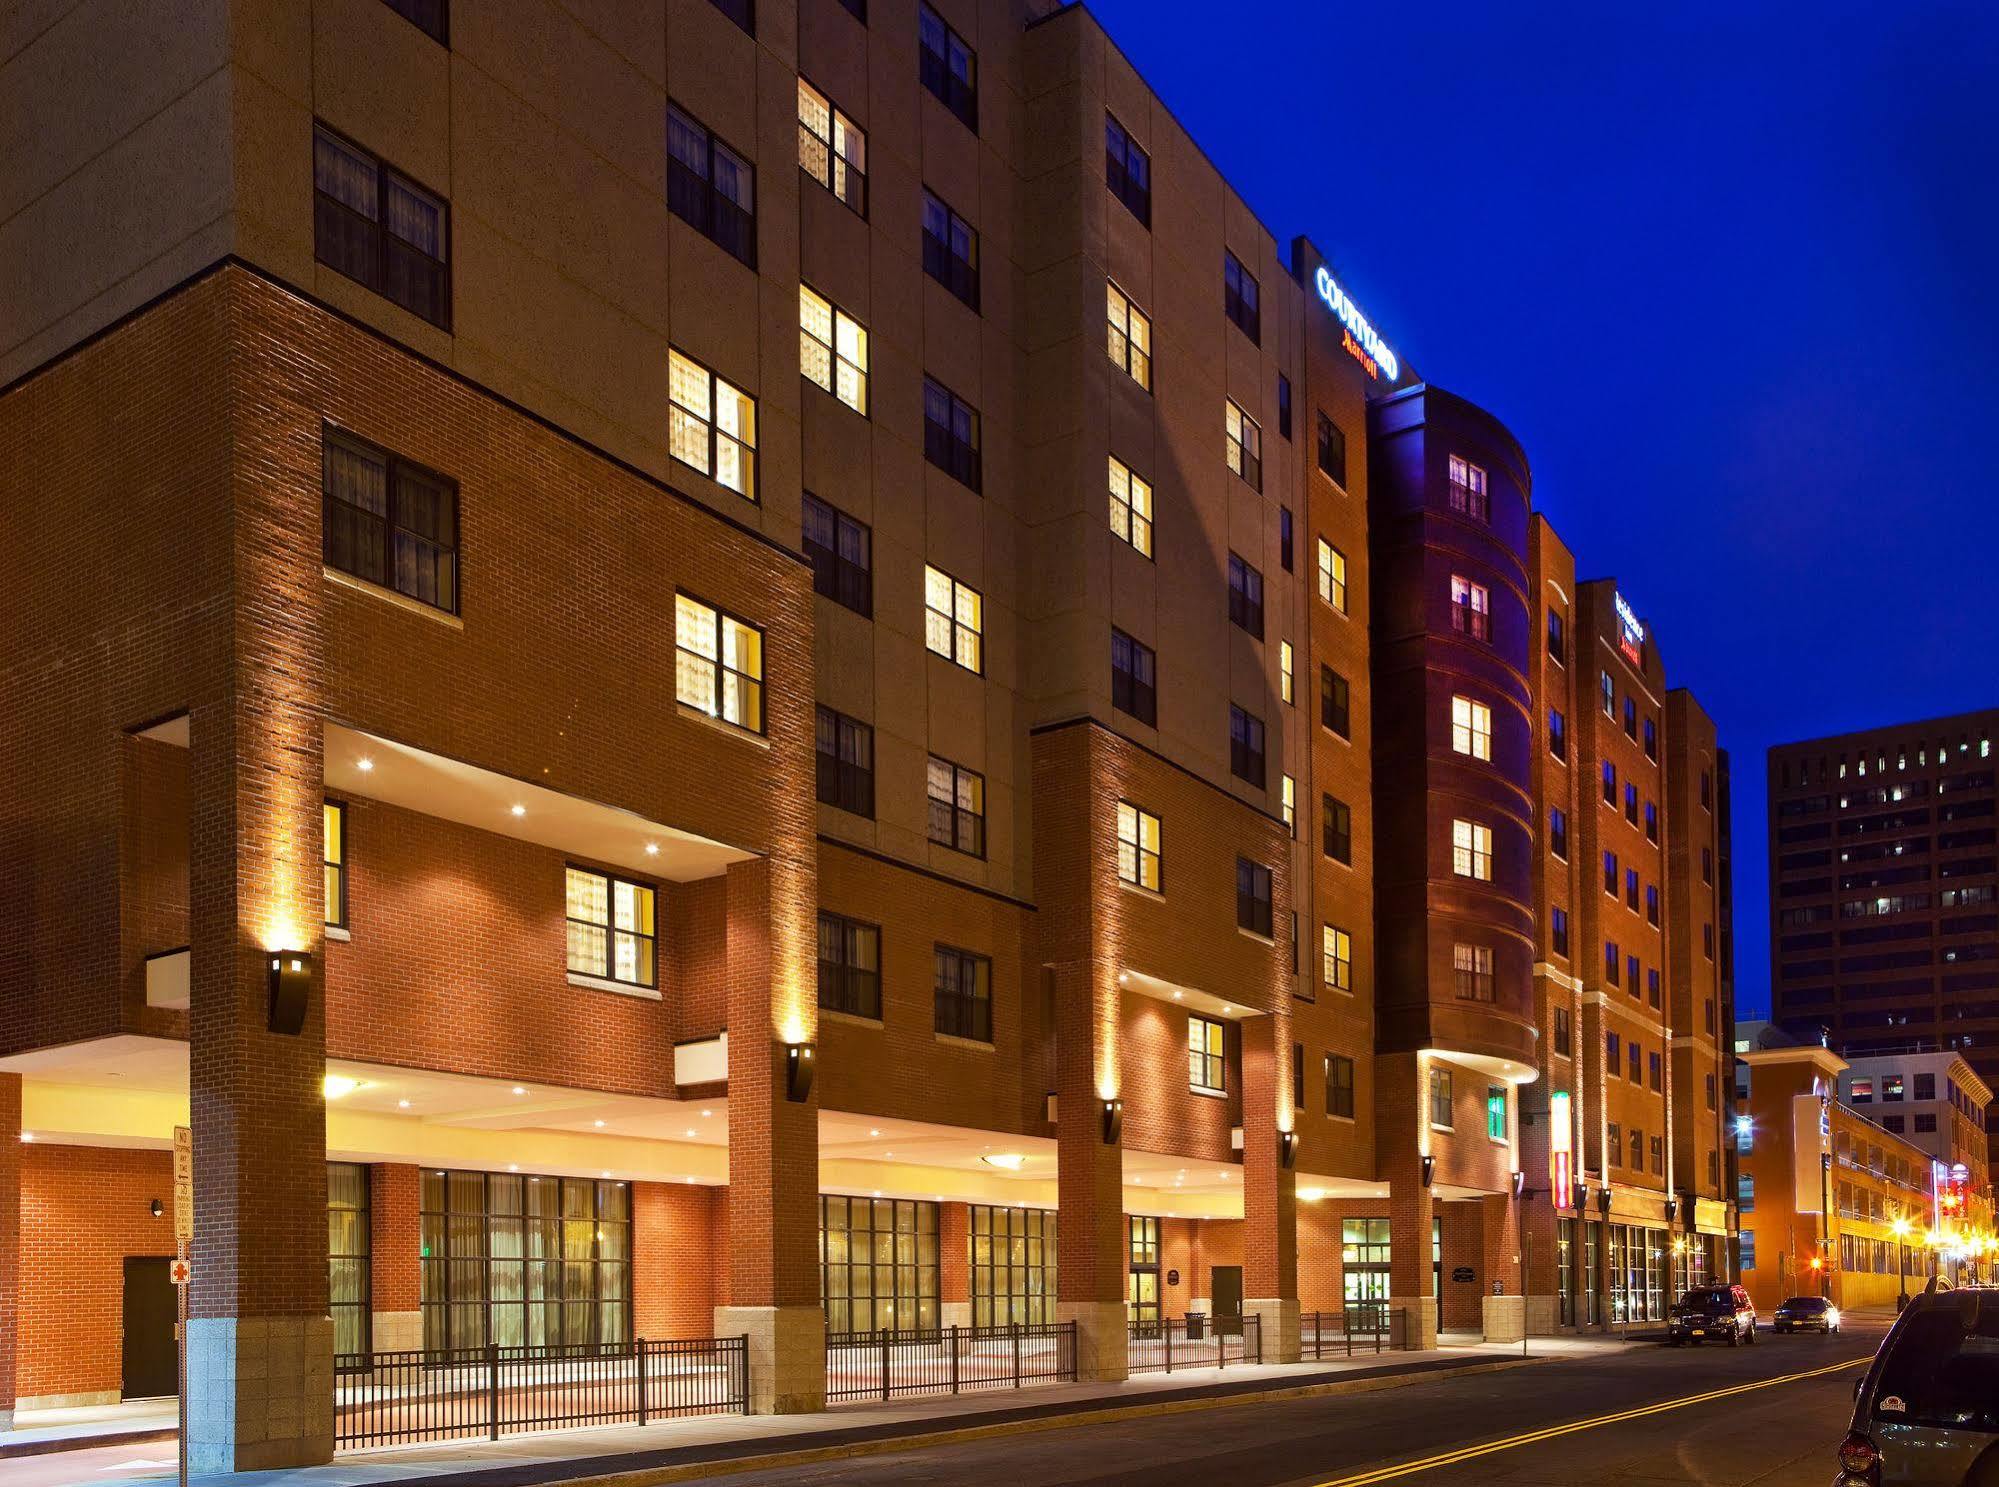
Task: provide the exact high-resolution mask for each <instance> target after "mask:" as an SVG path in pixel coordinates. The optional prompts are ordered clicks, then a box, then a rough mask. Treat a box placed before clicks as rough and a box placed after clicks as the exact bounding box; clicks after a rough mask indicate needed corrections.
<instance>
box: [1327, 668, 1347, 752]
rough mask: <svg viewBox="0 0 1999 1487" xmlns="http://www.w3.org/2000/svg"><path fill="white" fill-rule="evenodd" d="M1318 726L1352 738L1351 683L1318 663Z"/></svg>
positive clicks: (1337, 735) (1331, 669)
mask: <svg viewBox="0 0 1999 1487" xmlns="http://www.w3.org/2000/svg"><path fill="white" fill-rule="evenodd" d="M1319 726H1320V727H1321V728H1325V729H1329V730H1330V731H1331V732H1332V733H1333V734H1334V736H1336V737H1338V738H1344V739H1346V740H1348V741H1349V742H1351V741H1352V739H1353V684H1352V683H1351V682H1349V681H1348V680H1347V679H1346V678H1345V677H1344V676H1341V675H1340V674H1339V672H1337V671H1335V670H1333V668H1332V667H1330V666H1328V665H1326V664H1325V662H1323V661H1321V662H1320V663H1319Z"/></svg>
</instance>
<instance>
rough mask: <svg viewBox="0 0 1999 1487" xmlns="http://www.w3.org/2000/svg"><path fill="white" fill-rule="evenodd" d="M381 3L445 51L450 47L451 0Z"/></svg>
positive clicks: (398, 0)
mask: <svg viewBox="0 0 1999 1487" xmlns="http://www.w3.org/2000/svg"><path fill="white" fill-rule="evenodd" d="M383 3H384V4H385V5H387V6H388V7H389V9H390V10H392V11H394V12H395V13H396V14H397V15H399V16H401V17H402V18H403V19H404V20H406V21H408V22H409V23H410V24H411V25H412V26H414V27H416V28H417V30H419V31H421V32H423V34H424V35H425V36H428V37H429V38H430V39H431V40H432V41H434V42H436V43H437V44H438V45H439V46H441V47H443V48H445V49H446V50H447V51H448V50H450V48H451V0H428V3H426V0H383Z"/></svg>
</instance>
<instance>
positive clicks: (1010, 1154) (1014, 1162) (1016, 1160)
mask: <svg viewBox="0 0 1999 1487" xmlns="http://www.w3.org/2000/svg"><path fill="white" fill-rule="evenodd" d="M979 1160H980V1161H982V1162H984V1163H985V1164H986V1165H987V1166H989V1167H998V1168H999V1169H1000V1170H1001V1171H1003V1172H1018V1171H1019V1170H1020V1169H1021V1168H1022V1167H1025V1166H1026V1165H1027V1157H1026V1155H1025V1154H1024V1153H1022V1152H1017V1151H989V1152H987V1153H986V1154H985V1155H984V1156H982V1157H981V1158H979Z"/></svg>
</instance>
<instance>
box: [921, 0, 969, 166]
mask: <svg viewBox="0 0 1999 1487" xmlns="http://www.w3.org/2000/svg"><path fill="white" fill-rule="evenodd" d="M933 32H935V33H936V40H938V41H940V42H941V43H942V44H943V49H942V50H941V51H940V50H938V49H937V48H936V47H934V46H933V45H932V33H933ZM916 52H917V65H916V73H917V81H918V82H920V83H922V85H923V89H924V91H925V92H927V93H929V94H930V95H931V96H932V97H934V98H935V99H936V100H937V101H938V102H939V103H941V104H943V105H944V107H945V108H947V109H949V110H950V111H951V113H952V115H953V116H954V117H956V118H957V119H958V121H959V122H960V123H962V124H963V125H964V126H965V127H966V128H967V129H969V130H971V131H972V133H974V134H977V133H978V132H979V54H978V53H977V52H976V51H974V50H973V49H972V48H971V46H969V45H968V44H967V43H966V41H965V38H964V37H962V36H960V35H959V34H958V33H957V32H956V31H954V30H952V29H951V27H950V26H949V25H947V24H945V21H944V18H943V17H942V16H940V15H939V14H937V12H936V11H935V10H933V9H931V8H930V7H929V6H928V5H922V4H919V5H918V6H917V7H916ZM959 54H962V60H963V62H964V72H963V73H962V74H960V73H959V71H958V70H957V68H956V67H955V66H954V64H955V63H956V62H958V61H959V60H960V56H959Z"/></svg>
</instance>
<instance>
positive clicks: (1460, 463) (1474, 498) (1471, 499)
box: [1450, 454, 1492, 522]
mask: <svg viewBox="0 0 1999 1487" xmlns="http://www.w3.org/2000/svg"><path fill="white" fill-rule="evenodd" d="M1450 475H1451V481H1450V484H1451V510H1453V511H1456V512H1460V513H1462V514H1463V515H1465V516H1468V517H1470V518H1471V519H1472V520H1473V521H1480V522H1489V521H1491V520H1492V498H1491V497H1490V496H1489V495H1487V494H1486V489H1485V471H1484V470H1482V469H1480V468H1479V467H1478V466H1477V465H1474V464H1472V463H1471V462H1470V461H1468V460H1464V459H1460V458H1459V457H1458V456H1457V455H1455V454H1454V455H1452V456H1451V470H1450Z"/></svg>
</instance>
